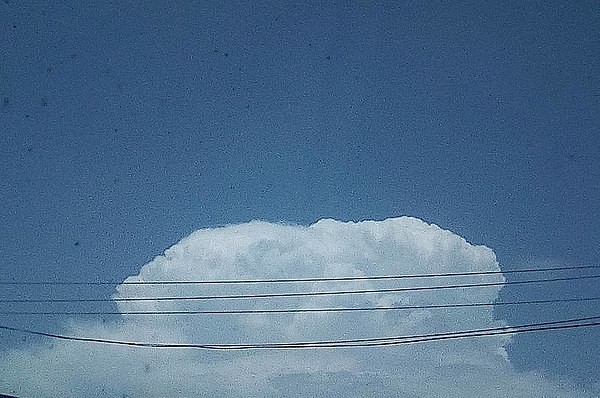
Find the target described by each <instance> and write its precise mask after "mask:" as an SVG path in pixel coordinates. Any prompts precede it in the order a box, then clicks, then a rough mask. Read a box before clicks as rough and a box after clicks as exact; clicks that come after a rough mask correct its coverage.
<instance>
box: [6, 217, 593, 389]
mask: <svg viewBox="0 0 600 398" xmlns="http://www.w3.org/2000/svg"><path fill="white" fill-rule="evenodd" d="M499 270H500V268H499V265H498V262H497V261H496V258H495V255H494V253H493V251H492V250H490V249H489V248H487V247H485V246H475V245H472V244H470V243H468V242H467V241H466V240H465V239H463V238H461V237H459V236H457V235H455V234H453V233H452V232H449V231H446V230H443V229H441V228H439V227H437V226H435V225H431V224H427V223H425V222H423V221H421V220H418V219H414V218H409V217H402V218H395V219H388V220H384V221H363V222H358V223H353V222H350V223H344V222H339V221H334V220H321V221H319V222H317V223H315V224H313V225H311V226H296V225H285V224H275V223H267V222H250V223H245V224H239V225H230V226H226V227H220V228H210V229H202V230H199V231H196V232H194V233H192V234H191V235H190V236H188V237H186V238H184V239H183V240H181V241H180V242H178V243H177V244H175V245H174V246H172V247H171V248H169V249H168V250H166V251H165V253H164V255H162V256H159V257H157V258H155V259H154V260H153V261H151V262H150V263H148V264H146V265H144V266H143V267H142V268H141V270H140V272H139V274H138V275H135V276H132V277H130V278H128V279H127V282H134V281H168V280H179V281H185V280H196V281H199V280H231V279H277V278H314V277H340V276H364V275H397V274H426V273H445V272H471V271H499ZM482 281H485V282H503V281H504V278H503V276H502V275H501V274H496V275H487V276H478V277H469V279H464V280H461V282H468V283H472V282H475V283H477V282H482ZM453 282H454V283H456V280H453ZM417 283H418V284H420V285H423V284H425V285H426V284H432V283H435V284H443V283H444V282H443V281H440V280H436V281H435V282H431V281H415V280H400V281H398V280H395V281H372V280H361V281H344V282H339V281H337V282H326V283H323V282H311V283H299V284H293V285H291V284H273V285H265V284H254V285H174V286H172V285H168V286H162V285H161V286H153V287H150V286H140V285H133V284H121V285H119V286H118V287H117V289H116V293H115V295H114V298H115V299H119V298H126V297H139V296H175V297H179V296H207V295H231V294H242V295H251V294H262V293H276V292H290V291H300V292H301V291H326V290H356V289H379V288H389V287H409V286H414V285H415V284H417ZM500 288H501V285H498V286H492V287H486V288H477V289H447V290H435V291H403V292H391V293H385V294H361V295H336V296H307V297H285V298H268V299H253V300H243V299H238V300H210V301H160V302H129V301H118V302H117V306H118V308H119V311H121V312H130V311H149V310H151V311H163V310H165V311H167V310H168V311H188V310H207V309H208V310H238V309H244V310H253V309H254V310H256V309H278V308H325V307H378V306H379V307H382V306H392V305H410V306H420V305H421V306H422V305H429V304H438V303H439V304H441V303H468V302H484V303H492V302H494V300H495V299H496V298H497V296H498V292H499V290H500ZM499 326H505V323H504V322H503V321H502V320H497V319H495V318H494V314H493V307H491V306H490V307H472V308H461V309H411V310H402V311H371V312H367V311H365V312H350V313H287V314H245V315H231V314H229V315H223V314H219V315H193V316H189V315H188V316H164V315H155V316H143V317H142V316H139V315H125V314H123V315H122V316H121V319H119V320H118V321H115V322H109V323H97V322H86V323H84V322H81V321H77V322H71V323H69V324H68V325H65V327H64V330H63V332H64V334H69V335H78V336H86V337H96V338H107V339H113V340H127V341H144V342H163V343H191V344H223V343H226V344H231V343H235V344H237V343H244V344H254V343H280V342H297V341H318V340H339V339H353V338H372V337H388V336H403V335H415V334H428V333H440V332H448V331H458V330H469V329H480V328H493V327H499ZM509 342H510V338H509V337H506V336H495V337H486V338H479V339H466V340H455V341H444V342H433V343H422V344H415V345H402V346H395V347H380V348H373V347H370V348H343V349H335V350H334V349H318V350H305V351H266V352H262V351H261V352H256V351H243V352H210V351H203V350H190V349H154V348H132V347H117V346H109V345H102V344H92V343H81V342H72V341H58V342H54V344H53V345H52V346H51V347H45V348H37V349H35V350H29V351H27V350H18V351H11V352H9V353H8V354H7V355H5V356H4V358H3V359H2V360H1V361H0V375H1V377H0V388H1V389H2V390H5V391H7V392H8V391H15V393H17V394H22V395H23V396H27V397H49V396H66V397H69V396H71V397H80V396H86V397H93V396H99V397H100V396H102V397H104V396H116V397H126V396H129V397H152V396H156V397H159V396H160V397H163V396H185V397H195V396H215V397H221V396H240V397H241V396H244V397H248V396H256V397H259V396H260V397H263V396H289V397H301V396H328V397H335V396H340V397H341V396H344V397H362V396H394V397H396V396H405V397H439V396H452V395H453V396H462V397H481V396H488V397H522V396H529V397H546V396H556V397H582V396H587V395H585V394H584V393H583V392H581V391H577V390H575V389H573V388H567V387H565V386H564V384H563V385H561V386H559V385H558V384H557V383H553V382H552V381H549V380H547V379H545V378H544V377H541V376H539V375H535V374H523V373H519V372H517V371H515V370H514V369H513V368H512V366H511V364H510V362H509V360H508V359H507V356H506V353H505V347H506V345H507V344H509ZM590 396H591V395H590Z"/></svg>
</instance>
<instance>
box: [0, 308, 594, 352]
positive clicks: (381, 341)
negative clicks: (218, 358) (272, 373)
mask: <svg viewBox="0 0 600 398" xmlns="http://www.w3.org/2000/svg"><path fill="white" fill-rule="evenodd" d="M598 319H600V316H593V317H585V318H576V319H566V320H560V321H551V322H540V323H533V324H527V325H519V326H505V327H497V328H488V329H474V330H466V331H459V332H449V333H431V334H422V335H411V336H397V337H383V338H374V339H354V340H334V341H313V342H294V343H272V344H181V343H170V344H169V343H147V342H134V341H120V340H108V339H96V338H89V337H75V336H65V335H60V334H54V333H46V332H39V331H33V330H28V329H21V328H14V327H10V326H4V325H0V329H4V330H9V331H13V332H19V333H26V334H31V335H36V336H43V337H50V338H55V339H61V340H69V341H80V342H90V343H103V344H113V345H122V346H133V347H149V348H198V349H209V350H258V349H314V348H359V347H375V346H390V345H400V344H414V343H421V342H428V341H442V340H452V339H463V338H472V337H483V336H495V335H504V334H517V333H527V332H537V331H547V330H560V329H574V328H582V327H591V326H600V321H596V322H591V321H595V320H598Z"/></svg>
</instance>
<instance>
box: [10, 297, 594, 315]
mask: <svg viewBox="0 0 600 398" xmlns="http://www.w3.org/2000/svg"><path fill="white" fill-rule="evenodd" d="M599 300H600V297H583V298H568V299H550V300H527V301H507V302H497V303H461V304H429V305H403V306H391V307H341V308H286V309H263V310H190V311H123V312H119V311H63V312H61V311H45V312H40V311H1V312H0V315H250V314H289V313H292V314H294V313H310V312H368V311H396V310H414V309H443V308H470V307H493V306H518V305H537V304H555V303H574V302H588V301H599Z"/></svg>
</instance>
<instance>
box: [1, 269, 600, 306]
mask: <svg viewBox="0 0 600 398" xmlns="http://www.w3.org/2000/svg"><path fill="white" fill-rule="evenodd" d="M597 278H600V275H586V276H573V277H564V278H550V279H533V280H523V281H508V282H485V283H471V284H456V285H441V286H417V287H400V288H387V289H362V290H337V291H322V292H319V291H317V292H314V291H313V292H291V293H262V294H233V295H213V296H172V297H115V298H79V299H2V300H0V303H92V302H94V303H98V302H125V301H180V300H233V299H267V298H280V297H309V296H310V297H313V296H333V295H350V294H377V293H399V292H412V291H427V290H444V289H465V288H477V287H492V286H507V285H523V284H534V283H549V282H566V281H575V280H585V279H597Z"/></svg>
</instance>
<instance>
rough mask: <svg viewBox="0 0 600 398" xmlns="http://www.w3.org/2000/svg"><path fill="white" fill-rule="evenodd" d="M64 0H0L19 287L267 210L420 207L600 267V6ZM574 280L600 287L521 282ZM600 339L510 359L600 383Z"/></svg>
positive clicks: (27, 291)
mask: <svg viewBox="0 0 600 398" xmlns="http://www.w3.org/2000/svg"><path fill="white" fill-rule="evenodd" d="M59 3H60V4H56V3H55V2H49V1H27V0H24V1H16V0H5V1H4V2H3V3H2V4H0V35H1V37H2V40H1V41H0V53H1V54H2V57H0V98H1V99H2V102H1V103H0V164H1V167H0V198H1V202H2V210H1V211H0V247H1V248H2V249H1V252H0V267H1V270H2V279H3V280H46V279H50V280H63V279H86V280H88V279H89V280H106V279H111V280H123V279H124V278H126V277H128V276H130V275H135V274H137V273H138V272H139V270H140V268H141V267H142V266H143V265H144V264H145V263H147V262H149V261H150V260H152V259H153V258H154V257H155V256H157V255H159V254H161V253H162V252H163V251H164V250H165V249H166V248H168V247H170V246H172V245H173V244H175V243H176V242H178V241H179V240H181V239H182V238H183V237H185V236H186V235H188V234H189V233H191V232H192V231H194V230H197V229H200V228H205V227H213V226H218V225H225V224H235V223H240V222H246V221H250V220H256V219H260V220H266V221H273V222H279V221H283V222H289V223H293V224H301V225H309V224H312V223H314V222H316V221H317V220H319V219H322V218H334V219H337V220H343V221H350V220H354V221H358V220H366V219H375V220H382V219H385V218H388V217H397V216H402V215H408V216H413V217H417V218H421V219H423V220H426V221H427V222H431V223H434V224H436V225H439V226H441V227H442V228H444V229H448V230H450V231H452V232H454V233H456V234H458V235H460V236H462V237H464V238H465V239H467V241H469V242H471V243H474V244H482V245H486V246H488V247H490V248H491V249H493V250H494V252H495V253H496V256H497V258H498V262H499V264H500V267H501V268H503V269H518V268H531V267H537V266H542V265H546V266H547V265H554V266H566V265H575V266H577V265H595V264H599V263H600V255H599V249H600V247H599V244H598V239H597V237H598V235H599V233H600V224H599V223H598V222H597V215H598V213H599V210H600V162H599V161H598V153H599V151H600V136H599V134H598V131H599V127H600V112H599V107H600V81H599V79H600V78H599V75H598V72H597V71H598V70H599V69H600V68H599V66H600V65H599V63H600V43H599V40H600V39H598V35H597V32H598V31H599V29H600V6H599V5H598V4H597V2H594V1H580V2H575V3H565V2H560V1H545V2H513V1H508V2H492V1H478V2H475V1H460V2H441V1H428V2H417V1H402V2H360V1H356V2H354V1H353V2H348V1H340V2H328V3H327V4H322V2H292V1H289V2H287V1H286V2H270V1H264V2H260V3H259V4H257V2H253V1H248V2H244V1H236V2H192V1H173V2H168V1H166V2H165V1H131V2H127V3H123V2H118V1H111V2H102V3H94V4H90V5H83V3H81V2H77V1H64V2H59ZM510 278H511V277H508V279H509V280H510ZM3 289H5V288H3ZM38 289H39V288H38ZM53 289H54V290H52V291H50V293H56V294H59V293H63V294H68V293H70V291H68V290H65V291H61V290H60V289H56V288H53ZM574 291H575V292H578V293H581V295H586V294H587V295H594V294H597V292H598V286H597V282H596V283H587V284H585V283H579V284H577V285H575V284H571V285H567V284H565V285H551V286H550V285H548V286H545V287H543V288H539V289H533V288H531V289H525V290H524V289H523V288H519V289H517V288H516V287H515V288H510V289H509V288H506V289H504V290H503V291H502V292H501V293H500V297H501V298H506V299H514V298H533V297H540V296H552V297H562V296H567V295H569V294H572V293H573V292H574ZM19 293H20V294H22V295H23V296H27V295H30V296H35V295H39V294H43V293H44V292H40V291H37V290H36V289H34V288H23V289H22V291H21V292H19ZM112 293H113V290H112V289H111V288H106V289H98V290H97V294H99V295H104V296H106V297H109V296H110V295H111V294H112ZM11 294H14V292H13V291H10V292H9V291H5V295H11ZM594 310H595V308H593V307H592V306H587V307H584V306H572V307H559V308H546V307H544V308H534V309H531V310H525V309H523V311H515V310H511V311H507V310H500V309H498V311H497V316H499V317H500V318H502V319H505V320H506V321H507V322H509V323H513V324H518V323H527V322H529V321H532V320H533V318H534V317H535V318H536V319H535V320H538V319H541V320H545V319H554V318H558V317H560V316H563V315H565V313H568V315H575V316H577V315H580V314H590V313H593V312H594ZM5 320H6V322H7V323H9V322H10V323H11V324H13V325H21V326H23V325H26V326H30V327H36V328H39V329H47V330H56V329H57V328H60V325H61V324H62V323H63V322H64V321H65V320H64V319H61V318H58V317H51V318H44V319H35V318H23V317H9V318H5ZM599 333H600V331H599V330H597V329H585V330H581V331H571V332H568V333H548V334H544V335H528V336H519V337H515V339H514V342H513V343H512V345H511V346H510V347H509V355H510V356H511V362H512V363H513V364H514V365H515V366H516V367H517V368H519V369H521V370H524V371H525V370H541V371H544V372H548V373H549V374H551V375H554V376H556V377H565V378H569V379H572V380H574V381H575V382H576V383H580V384H581V385H583V386H589V385H591V383H592V382H594V381H595V380H597V379H598V377H599V376H600V368H598V366H597V364H598V363H600V357H599V356H598V355H599V354H598V352H597V350H595V349H593V347H594V346H595V345H596V344H597V341H598V337H599ZM0 338H2V339H5V341H6V342H9V343H10V345H14V346H20V345H27V344H28V343H27V342H23V341H21V339H20V338H15V337H14V336H8V335H4V334H3V335H0Z"/></svg>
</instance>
